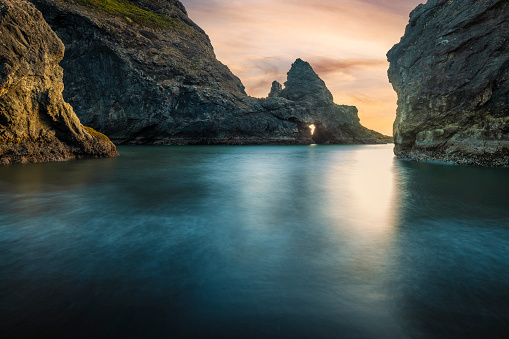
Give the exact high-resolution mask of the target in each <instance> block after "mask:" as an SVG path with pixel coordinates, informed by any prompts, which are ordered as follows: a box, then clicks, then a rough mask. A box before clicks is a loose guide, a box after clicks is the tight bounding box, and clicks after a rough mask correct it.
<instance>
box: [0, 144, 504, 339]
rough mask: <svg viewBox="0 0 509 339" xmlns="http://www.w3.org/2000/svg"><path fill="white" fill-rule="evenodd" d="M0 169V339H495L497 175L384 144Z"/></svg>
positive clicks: (148, 150)
mask: <svg viewBox="0 0 509 339" xmlns="http://www.w3.org/2000/svg"><path fill="white" fill-rule="evenodd" d="M119 151H120V154H121V157H119V158H115V159H99V160H80V161H70V162H63V163H48V164H32V165H15V166H7V167H0V336H1V337H2V338H17V337H19V338H30V337H33V338H112V337H119V338H170V337H172V338H173V337H179V338H196V337H198V338H430V337H433V338H435V337H455V338H460V337H461V338H474V337H477V338H504V337H505V338H507V337H509V306H508V305H509V194H508V192H509V170H508V169H489V168H476V167H460V166H446V165H437V164H419V163H414V162H405V161H401V160H396V159H394V158H393V156H392V145H376V146H324V145H319V146H315V145H311V146H239V147H237V146H218V147H216V146H206V147H201V146H189V147H188V146H185V147H119Z"/></svg>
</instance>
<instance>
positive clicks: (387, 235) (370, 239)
mask: <svg viewBox="0 0 509 339" xmlns="http://www.w3.org/2000/svg"><path fill="white" fill-rule="evenodd" d="M351 152H352V153H353V154H350V156H349V157H348V158H345V160H348V161H350V163H349V164H348V166H345V163H344V162H343V161H342V159H338V162H337V163H336V164H335V165H334V166H331V168H330V170H329V172H328V173H327V175H326V179H325V180H326V185H324V187H327V195H328V197H329V206H328V210H327V211H324V213H327V214H328V216H329V218H330V219H331V220H332V222H331V227H332V228H336V230H335V231H336V233H337V235H338V236H337V237H338V246H342V247H345V248H347V249H348V252H349V253H350V255H351V257H350V259H349V261H348V263H349V264H348V266H347V267H345V269H344V270H343V271H342V272H341V274H345V273H347V274H351V275H352V276H354V277H356V279H358V281H359V286H358V287H357V292H356V293H358V294H359V295H370V296H371V297H373V298H375V299H377V298H379V299H383V298H384V297H383V293H382V292H381V290H382V287H381V286H377V285H376V284H371V285H370V287H369V288H368V287H367V285H368V284H367V283H368V282H369V281H374V280H375V279H378V278H379V277H380V275H383V274H384V270H386V269H387V267H386V264H387V261H388V256H389V255H390V253H391V250H392V247H393V244H394V236H395V232H396V229H395V228H396V225H395V220H396V214H397V205H398V200H399V198H398V190H397V181H396V180H397V178H396V173H395V160H394V157H393V156H392V148H391V147H388V146H387V145H381V146H379V145H377V146H365V147H362V148H352V150H351ZM345 169H348V170H347V171H345ZM378 281H381V280H380V279H378ZM363 284H366V285H363ZM363 286H366V287H363ZM359 307H362V306H361V305H359Z"/></svg>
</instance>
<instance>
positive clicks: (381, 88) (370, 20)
mask: <svg viewBox="0 0 509 339" xmlns="http://www.w3.org/2000/svg"><path fill="white" fill-rule="evenodd" d="M425 1H426V0H182V3H183V4H184V5H185V6H186V8H187V10H188V12H189V16H190V18H191V19H192V20H193V21H194V22H196V23H197V24H198V25H199V26H200V27H201V28H203V29H204V30H205V32H207V34H208V35H209V36H210V38H211V40H212V45H213V46H214V50H215V52H216V55H217V58H218V59H219V60H220V61H221V62H223V63H224V64H226V65H227V66H228V67H229V68H230V69H231V71H232V72H233V73H234V74H235V75H237V76H238V77H239V78H240V79H241V80H242V82H243V84H244V85H245V86H246V91H247V93H248V94H249V95H252V96H255V97H265V96H267V94H268V93H269V90H270V86H271V83H272V81H273V80H278V81H279V82H281V83H283V82H284V81H285V80H286V73H287V72H288V70H289V69H290V66H291V64H292V62H293V61H295V59H297V58H301V59H303V60H305V61H308V62H309V63H310V64H311V66H312V67H313V69H314V70H315V72H317V73H318V75H319V76H320V77H321V78H322V79H323V80H324V81H325V83H326V84H327V86H328V88H329V89H330V91H331V92H332V94H333V95H334V101H335V102H336V103H337V104H346V105H355V106H357V108H358V109H359V117H360V119H361V123H362V124H363V125H364V126H366V127H368V128H371V129H374V130H377V131H379V132H381V133H384V134H388V135H392V123H393V121H394V118H395V115H396V93H395V92H394V91H393V89H392V86H391V85H390V83H389V81H388V80H387V68H388V66H389V64H388V62H387V59H386V56H385V55H386V53H387V51H388V50H389V49H390V48H391V47H392V46H393V45H394V44H395V43H397V42H398V41H399V39H400V38H401V36H402V35H403V33H404V30H405V26H406V24H407V23H408V15H409V13H410V12H411V11H412V9H413V8H415V7H416V6H417V5H418V4H420V3H423V2H425Z"/></svg>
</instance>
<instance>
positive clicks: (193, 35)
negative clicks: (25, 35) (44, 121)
mask: <svg viewBox="0 0 509 339" xmlns="http://www.w3.org/2000/svg"><path fill="white" fill-rule="evenodd" d="M31 1H32V2H33V3H34V4H35V5H36V6H37V7H38V8H39V9H40V10H41V11H42V12H43V15H44V17H45V19H46V20H47V21H48V23H49V24H50V25H51V27H52V28H53V29H54V30H55V32H56V33H57V34H58V35H59V36H60V38H61V39H62V41H63V42H64V44H65V45H66V55H65V57H64V60H63V62H62V63H61V65H62V67H63V68H64V70H65V71H64V83H65V90H64V97H65V98H66V100H68V102H69V103H70V104H71V105H72V106H73V107H74V109H75V111H76V113H77V114H78V116H79V118H80V119H81V120H82V122H83V123H85V124H87V125H90V126H92V127H94V128H96V129H98V130H99V131H101V132H103V133H105V134H107V135H108V136H109V137H110V138H112V140H113V141H115V142H116V143H131V144H253V143H271V144H277V143H283V144H286V143H290V144H291V143H311V142H313V140H312V136H311V133H310V129H309V128H308V126H309V124H310V123H314V122H316V123H317V124H318V125H320V123H321V124H322V127H321V128H319V130H322V131H324V132H325V135H326V136H325V137H323V138H322V139H320V141H321V142H328V143H366V142H369V143H372V142H377V137H379V135H378V134H376V133H372V132H371V131H369V130H367V129H365V128H363V127H361V126H360V124H359V122H358V118H357V116H356V112H354V109H353V108H346V107H344V106H334V105H333V103H332V97H327V98H326V99H327V100H329V99H330V100H329V101H328V102H327V103H325V102H322V101H320V100H315V101H313V100H312V101H308V100H307V99H306V98H304V97H303V98H300V99H299V100H296V97H290V96H289V95H286V96H285V95H283V97H277V96H276V95H273V96H272V97H271V98H268V99H255V98H251V97H249V96H247V95H246V93H245V91H244V86H243V85H242V83H241V82H240V80H239V79H238V78H237V77H236V76H235V75H233V74H232V73H231V72H230V70H229V69H228V68H227V67H226V66H225V65H223V64H221V63H220V62H219V61H217V59H216V57H215V55H214V51H213V48H212V46H211V44H210V40H209V38H208V36H207V35H206V34H205V32H203V30H201V29H200V28H199V27H198V26H197V25H196V24H194V23H193V22H192V21H191V20H190V19H189V17H188V16H187V13H186V10H185V8H184V6H183V5H182V4H181V3H180V2H179V1H176V0H159V1H148V0H131V1H127V0H111V1H107V2H100V1H92V0H74V1H70V0H31ZM313 74H314V72H313ZM314 76H316V74H315V75H314ZM309 86H312V85H309ZM292 91H294V90H293V89H292V90H291V91H290V92H289V93H291V92H292ZM287 92H288V91H287ZM329 94H330V93H329ZM308 97H309V96H308ZM313 102H317V103H319V104H320V105H321V106H320V107H317V109H316V110H315V107H313V106H312V103H313ZM325 107H328V108H330V109H325ZM314 112H316V113H317V116H316V117H315V118H313V114H314ZM327 112H328V113H329V114H332V115H342V114H343V113H345V114H346V115H345V116H344V117H343V116H341V117H332V118H330V119H329V118H327V119H325V118H324V115H325V114H327ZM304 118H305V119H304ZM322 120H323V122H322ZM338 124H339V125H338Z"/></svg>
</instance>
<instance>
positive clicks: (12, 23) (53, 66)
mask: <svg viewBox="0 0 509 339" xmlns="http://www.w3.org/2000/svg"><path fill="white" fill-rule="evenodd" d="M0 37H1V43H0V164H9V163H16V162H22V163H24V162H40V161H50V160H64V159H73V158H84V157H103V156H114V155H118V154H117V152H116V150H115V146H114V145H113V143H111V141H109V139H108V138H107V137H105V136H104V135H102V134H100V133H98V132H95V131H94V130H93V129H91V128H86V127H83V126H82V125H81V124H80V121H79V119H78V117H77V116H76V115H75V114H74V112H73V110H72V108H71V106H69V104H67V103H65V102H64V100H63V98H62V90H63V87H64V85H63V81H62V68H61V67H60V66H58V63H59V61H60V60H62V58H63V56H64V45H63V44H62V42H61V41H60V40H59V39H58V37H57V35H56V34H55V33H54V32H53V31H52V30H51V28H50V27H49V26H48V24H47V23H46V22H45V21H44V19H43V17H42V15H41V13H40V12H39V11H38V10H37V9H35V7H34V6H33V5H32V4H30V3H27V2H25V1H23V0H0Z"/></svg>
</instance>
